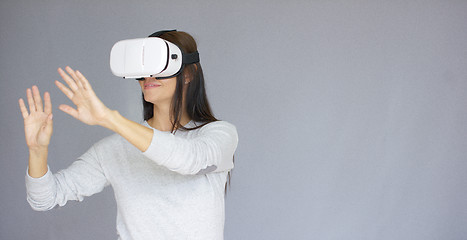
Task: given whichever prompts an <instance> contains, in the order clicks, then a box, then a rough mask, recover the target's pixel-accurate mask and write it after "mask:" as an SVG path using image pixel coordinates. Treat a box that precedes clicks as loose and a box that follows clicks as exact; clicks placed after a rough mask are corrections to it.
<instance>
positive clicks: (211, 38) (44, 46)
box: [0, 0, 467, 240]
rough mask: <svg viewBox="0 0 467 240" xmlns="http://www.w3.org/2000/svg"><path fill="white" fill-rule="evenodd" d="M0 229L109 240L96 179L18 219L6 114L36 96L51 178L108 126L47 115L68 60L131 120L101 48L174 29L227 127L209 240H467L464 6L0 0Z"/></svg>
mask: <svg viewBox="0 0 467 240" xmlns="http://www.w3.org/2000/svg"><path fill="white" fill-rule="evenodd" d="M0 7H1V10H0V58H1V61H0V91H1V92H0V99H1V104H0V105H1V118H0V121H1V122H0V123H1V124H0V126H1V156H2V157H1V168H0V173H1V174H0V192H1V204H0V224H1V225H0V239H116V231H115V217H116V205H115V202H114V197H113V192H112V189H111V188H110V187H108V188H106V189H105V190H104V191H103V192H102V193H100V194H96V195H94V196H91V197H88V198H86V199H85V200H84V201H83V202H81V203H79V202H69V203H67V205H66V206H65V207H63V208H59V209H55V210H53V211H48V212H34V211H33V210H32V209H31V208H30V207H29V205H28V204H27V202H26V195H25V186H24V176H25V172H26V166H27V160H28V151H27V147H26V144H25V140H24V129H23V122H22V118H21V114H20V111H19V108H18V102H17V101H18V99H19V98H20V97H23V98H24V97H25V96H26V94H25V90H26V88H28V87H31V86H32V85H33V84H37V85H38V86H39V88H40V89H41V90H42V93H43V92H44V90H47V91H50V93H51V96H52V104H53V107H54V135H53V137H52V143H51V146H50V154H49V164H50V166H51V169H52V171H54V172H55V171H58V170H60V169H62V168H65V167H67V166H69V165H70V164H71V163H72V162H73V161H74V159H76V158H77V157H78V156H80V155H81V154H82V153H84V151H86V150H87V149H88V148H89V147H90V146H91V145H92V144H93V143H95V142H96V141H98V140H99V139H101V138H103V137H105V136H107V135H109V134H112V132H110V131H108V130H106V129H103V128H100V127H92V126H87V125H84V124H82V123H81V122H79V121H77V120H75V119H73V118H71V117H69V116H68V115H66V114H65V113H63V112H61V111H60V110H58V108H57V106H58V105H59V104H61V103H66V104H70V103H71V102H70V101H69V100H68V99H67V98H66V97H65V96H64V95H63V94H62V93H61V92H60V91H59V90H58V89H57V88H56V87H55V85H54V84H53V81H54V80H61V78H60V77H59V75H58V73H57V72H56V69H57V68H58V67H62V68H63V67H65V66H66V65H70V66H71V67H73V68H75V69H79V70H80V71H81V72H82V73H84V75H85V76H86V77H87V78H88V79H89V80H90V82H91V84H92V85H93V86H94V89H95V90H96V93H97V95H98V96H99V97H100V98H101V99H102V101H103V102H104V103H105V104H106V105H107V106H109V107H110V108H112V109H117V110H118V111H120V112H121V113H122V115H124V116H126V117H128V118H130V119H132V120H135V121H141V119H142V114H141V110H142V107H141V104H140V95H141V93H140V88H139V85H138V84H137V82H136V81H132V80H123V79H119V78H117V77H115V76H113V75H112V74H111V72H110V69H109V52H110V48H111V47H112V45H113V44H114V43H115V42H116V41H118V40H122V39H127V38H136V37H144V36H147V35H148V34H150V33H152V32H154V31H156V30H161V29H170V28H177V29H179V30H185V31H187V32H190V33H192V34H193V35H194V37H195V38H196V40H197V41H198V44H199V51H200V54H201V63H202V66H203V68H204V71H205V76H206V81H207V90H208V95H209V99H210V101H211V104H212V107H213V110H214V112H215V114H216V116H217V117H218V118H220V119H223V120H227V121H229V122H231V123H233V124H235V125H236V126H237V129H238V132H239V136H240V142H239V146H238V149H237V152H236V155H235V163H236V164H235V169H234V171H233V176H232V185H231V190H230V191H229V192H228V195H227V197H226V222H225V239H227V240H236V239H326V240H327V239H352V240H353V239H355V240H361V239H368V240H370V239H383V240H385V239H410V240H413V239H417V240H418V239H420V240H422V239H423V240H426V239H467V228H465V226H466V225H467V199H466V197H467V192H466V191H467V190H466V189H467V176H466V175H465V172H466V167H467V162H466V160H467V154H466V153H467V14H466V13H467V1H347V0H345V1H243V2H232V1H231V2H227V1H199V2H197V1H190V0H185V1H123V0H119V1H91V0H85V1H60V0H48V1H34V0H29V1H27V0H24V1H23V0H20V1H18V0H2V1H1V2H0Z"/></svg>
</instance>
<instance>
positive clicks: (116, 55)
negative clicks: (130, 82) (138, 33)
mask: <svg viewBox="0 0 467 240" xmlns="http://www.w3.org/2000/svg"><path fill="white" fill-rule="evenodd" d="M172 31H177V30H164V31H158V32H155V33H153V34H151V35H149V37H147V38H136V39H128V40H122V41H118V42H117V43H115V44H114V46H113V47H112V50H111V51H110V69H111V70H112V73H113V74H114V75H115V76H118V77H123V78H136V80H144V78H145V77H156V78H158V79H161V78H171V77H174V76H177V75H178V74H180V73H181V72H182V70H183V67H184V66H185V65H186V64H191V63H197V62H199V53H198V52H197V51H196V52H193V53H189V54H187V53H184V52H183V51H182V50H181V49H180V48H179V47H178V46H177V45H175V44H173V43H171V42H169V41H167V40H164V39H162V38H159V36H160V35H162V34H164V33H166V32H172Z"/></svg>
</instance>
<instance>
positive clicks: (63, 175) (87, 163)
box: [19, 86, 108, 211]
mask: <svg viewBox="0 0 467 240" xmlns="http://www.w3.org/2000/svg"><path fill="white" fill-rule="evenodd" d="M26 95H27V99H28V103H29V104H28V105H29V112H28V109H27V108H26V105H25V104H24V100H23V99H19V107H20V110H21V113H22V116H23V119H24V130H25V137H26V144H27V146H28V148H29V167H28V171H27V173H26V179H25V180H26V189H27V200H28V202H29V204H30V205H31V207H32V208H33V209H35V210H41V211H43V210H49V209H51V208H53V207H54V206H55V205H57V204H59V205H60V206H63V205H65V203H66V202H67V201H68V200H80V201H81V200H82V199H83V196H89V195H92V194H93V193H96V192H99V191H101V190H102V189H103V188H104V186H105V185H107V184H108V183H107V179H106V177H105V175H104V174H103V171H102V169H101V168H100V164H99V163H98V161H97V159H98V158H97V154H96V152H95V150H94V147H93V148H91V149H90V150H89V151H88V152H86V153H85V154H84V155H82V156H81V157H80V158H79V159H78V161H75V162H74V163H73V164H72V165H71V166H70V167H69V168H68V169H66V170H62V171H60V172H58V173H57V174H52V173H51V172H50V169H49V167H48V165H47V155H48V145H49V143H50V138H51V136H52V104H51V101H50V95H49V93H47V92H46V93H45V94H44V100H45V103H44V106H42V99H41V97H40V93H39V89H38V88H37V86H33V87H32V91H31V89H27V91H26Z"/></svg>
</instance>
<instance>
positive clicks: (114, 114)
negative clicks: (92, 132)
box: [102, 110, 122, 133]
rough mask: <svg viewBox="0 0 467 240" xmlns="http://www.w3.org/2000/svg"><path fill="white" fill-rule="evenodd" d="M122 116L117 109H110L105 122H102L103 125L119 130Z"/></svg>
mask: <svg viewBox="0 0 467 240" xmlns="http://www.w3.org/2000/svg"><path fill="white" fill-rule="evenodd" d="M121 117H122V116H121V115H120V113H119V112H118V111H117V110H110V111H109V114H108V115H107V118H106V120H105V122H104V123H103V124H102V126H103V127H105V128H107V129H109V130H111V131H114V132H117V130H118V123H119V121H120V118H121ZM117 133H118V132H117Z"/></svg>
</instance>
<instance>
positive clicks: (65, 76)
mask: <svg viewBox="0 0 467 240" xmlns="http://www.w3.org/2000/svg"><path fill="white" fill-rule="evenodd" d="M58 73H59V74H60V76H61V77H62V78H63V80H65V82H66V83H67V84H68V86H69V87H70V88H71V90H73V92H74V91H76V90H78V85H76V82H75V80H73V79H72V78H71V77H70V76H68V74H66V73H65V72H64V71H63V70H62V69H61V68H58Z"/></svg>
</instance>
